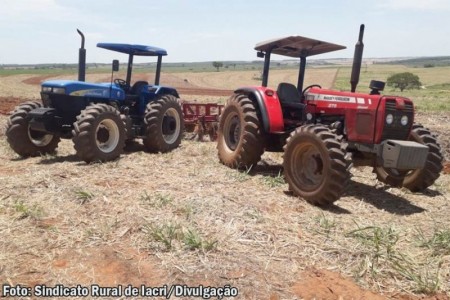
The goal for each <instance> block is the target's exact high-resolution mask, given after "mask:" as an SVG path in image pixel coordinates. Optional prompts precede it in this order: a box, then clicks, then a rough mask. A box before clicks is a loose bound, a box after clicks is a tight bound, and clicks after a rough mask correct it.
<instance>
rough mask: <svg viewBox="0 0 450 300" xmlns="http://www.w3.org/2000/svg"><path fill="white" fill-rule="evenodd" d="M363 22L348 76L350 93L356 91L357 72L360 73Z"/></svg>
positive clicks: (362, 48)
mask: <svg viewBox="0 0 450 300" xmlns="http://www.w3.org/2000/svg"><path fill="white" fill-rule="evenodd" d="M363 36H364V24H361V26H360V27H359V38H358V42H356V45H355V54H354V55H353V66H352V76H351V77H350V84H351V85H352V93H354V92H355V91H356V86H357V85H358V82H359V74H360V73H361V64H362V55H363V50H364V43H363Z"/></svg>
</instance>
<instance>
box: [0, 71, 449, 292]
mask: <svg viewBox="0 0 450 300" xmlns="http://www.w3.org/2000/svg"><path fill="white" fill-rule="evenodd" d="M236 73H239V72H236ZM249 74H250V73H249ZM213 75H214V76H213ZM190 76H192V77H190ZM222 76H223V75H222ZM240 76H242V78H238V80H239V81H244V79H245V78H247V77H248V76H247V75H245V76H247V77H245V76H244V75H242V74H236V76H235V77H240ZM286 76H287V77H281V75H280V78H282V79H283V80H284V79H289V78H290V77H289V76H290V75H289V74H288V75H286ZM320 76H323V75H320ZM64 77H65V76H60V77H58V78H64ZM106 77H107V76H106ZM106 77H105V75H104V74H100V75H91V77H90V78H88V79H89V80H92V81H105V78H106ZM244 77H245V78H244ZM274 77H276V76H274ZM47 79H49V78H48V77H36V76H18V77H17V78H16V79H14V78H8V82H9V85H12V84H13V83H14V82H15V83H16V84H17V86H18V87H19V89H18V90H22V92H23V94H20V93H18V92H17V89H16V92H14V93H8V92H6V93H5V90H3V91H0V160H1V161H2V163H1V164H0V181H1V182H2V185H1V186H0V234H1V235H2V236H3V237H4V238H3V239H2V240H0V282H8V283H10V284H13V285H15V284H26V285H30V286H33V285H36V284H48V285H55V284H57V283H62V284H65V285H76V284H82V285H89V284H92V283H97V284H100V285H103V286H115V285H117V284H123V285H127V284H132V285H134V286H139V285H141V284H146V285H152V286H161V285H163V284H174V283H182V284H188V285H190V286H196V285H199V284H203V285H204V286H206V285H213V286H223V285H225V284H231V285H232V286H236V287H238V288H239V291H240V296H241V297H238V299H270V300H277V299H403V300H412V299H429V300H432V299H434V300H444V299H449V297H448V295H447V294H445V291H448V290H449V289H450V271H449V270H450V256H449V255H446V256H445V255H444V256H442V257H441V261H440V266H441V271H440V276H441V277H440V278H441V282H440V284H441V289H440V290H439V291H438V293H437V294H434V295H428V296H426V295H422V294H420V293H413V289H414V287H416V285H415V283H414V282H412V281H411V280H408V279H405V278H404V277H402V276H401V275H400V274H398V273H394V271H393V270H392V269H387V266H385V265H383V264H382V263H389V261H388V260H386V261H385V260H384V259H386V258H385V256H386V253H384V252H383V253H381V252H380V253H379V255H380V256H379V260H380V264H379V265H375V266H373V265H372V267H375V268H378V269H376V270H375V272H378V273H374V274H370V267H368V265H365V264H366V263H376V260H373V261H372V260H370V259H371V256H370V255H369V254H370V252H369V253H366V251H368V250H367V249H366V248H364V247H363V246H364V245H363V244H360V242H359V240H358V239H352V238H350V237H348V236H343V235H344V233H348V232H351V231H352V230H355V229H358V228H360V227H365V226H374V227H379V228H386V227H387V226H392V228H394V230H395V231H396V232H399V238H400V241H399V244H398V245H396V246H395V248H394V249H393V250H397V248H399V249H401V250H403V249H405V251H407V252H405V253H406V254H407V255H408V256H411V257H413V258H415V259H416V261H417V262H418V263H422V262H423V260H425V258H424V257H426V256H424V255H425V254H427V253H428V252H427V251H429V250H428V249H423V248H420V247H419V248H418V247H417V246H416V242H415V240H414V239H415V237H416V235H415V229H417V228H421V229H423V230H424V232H425V233H426V234H430V233H431V232H432V231H433V230H434V229H435V228H436V226H439V228H441V229H445V228H449V227H450V223H449V222H450V221H449V220H448V215H449V213H450V206H449V202H448V201H449V199H450V190H449V188H448V185H449V184H450V177H449V176H450V175H445V174H442V175H441V177H440V179H439V180H438V182H437V184H436V185H435V186H433V187H432V188H431V189H430V190H428V191H426V192H425V193H424V194H418V193H410V192H408V191H406V190H403V189H393V188H387V187H384V186H382V185H381V184H380V183H379V182H377V181H376V179H374V177H373V175H372V174H371V172H370V169H368V168H355V169H354V171H353V181H352V184H351V186H350V187H349V191H348V193H346V195H344V196H343V197H342V199H340V200H339V201H337V202H336V207H334V208H332V209H330V210H323V209H320V208H317V207H313V206H311V205H309V204H307V203H306V202H304V201H302V200H301V199H297V198H295V197H292V196H291V195H289V193H288V191H287V185H286V184H285V183H284V182H282V181H281V182H280V181H279V179H280V177H279V174H280V172H281V167H280V163H281V161H282V158H281V156H280V155H278V154H265V155H264V157H263V162H262V163H261V164H259V165H258V166H257V168H256V170H255V171H254V172H249V174H246V173H245V172H237V171H235V170H230V169H228V168H225V167H224V166H222V165H220V164H219V163H218V162H217V154H216V149H215V145H214V144H212V143H197V142H191V141H183V143H182V146H181V147H180V148H179V149H176V150H175V151H173V152H171V153H168V154H149V153H145V152H143V151H142V145H140V144H139V143H136V144H134V145H132V146H131V148H130V149H127V152H126V153H125V154H124V155H122V157H121V159H120V160H118V161H117V162H110V163H105V164H93V165H85V164H84V163H82V162H80V161H79V160H78V158H77V157H76V156H75V153H74V150H73V147H72V144H71V142H70V141H63V142H61V145H60V147H59V148H58V154H57V156H43V157H36V158H30V159H25V160H23V159H20V158H18V157H17V155H15V154H14V153H13V152H12V151H11V150H10V149H9V148H8V145H7V143H6V140H5V136H4V129H3V128H4V125H5V124H6V119H7V116H4V115H3V116H2V115H1V114H6V113H8V112H9V111H11V110H12V109H13V107H14V106H15V105H17V103H20V102H23V101H25V100H27V99H30V98H31V99H33V98H35V99H36V98H38V93H39V84H40V82H41V81H42V80H47ZM149 79H150V80H149ZM165 79H166V81H167V82H169V81H171V82H172V84H170V85H173V86H176V87H178V90H179V92H180V94H181V95H191V96H193V97H192V98H200V99H202V97H204V98H205V99H208V101H211V100H214V99H219V100H218V101H223V99H226V97H227V96H229V94H228V92H230V91H231V89H232V83H231V81H232V80H236V78H233V79H230V78H228V79H227V78H226V77H220V74H215V73H214V74H208V76H204V77H203V78H202V75H201V74H196V73H194V74H185V75H183V76H178V75H177V76H175V75H171V74H170V75H168V76H167V77H166V78H165ZM139 80H149V81H151V78H149V77H145V76H143V77H142V78H140V79H139ZM221 80H222V81H223V82H225V83H224V85H223V87H225V88H229V89H230V90H217V89H216V87H218V86H220V85H219V82H220V81H221ZM245 80H247V82H248V83H251V82H252V80H251V79H248V78H247V79H245ZM1 82H4V81H3V78H0V88H2V87H4V86H5V84H3V85H2V83H1ZM322 84H323V85H324V83H322ZM168 85H169V84H168ZM8 91H11V89H9V90H8ZM27 95H34V96H33V97H29V96H27ZM197 96H199V97H197ZM417 119H418V120H419V121H420V122H421V123H423V124H424V125H425V126H427V127H429V128H430V129H431V130H432V132H433V133H436V134H437V135H438V136H439V142H440V143H441V146H442V150H443V153H444V155H445V157H446V159H447V160H450V138H449V135H448V132H449V130H450V127H449V124H450V116H448V114H419V115H418V117H417ZM447 168H448V169H450V167H448V165H447ZM448 169H447V170H448ZM161 224H162V225H177V226H180V228H181V229H180V231H182V232H184V233H186V232H187V231H188V230H192V231H195V232H198V233H199V235H200V237H201V238H202V239H203V240H204V241H208V240H217V247H216V248H215V249H214V250H212V251H206V250H204V249H197V250H190V249H188V248H186V246H185V245H184V244H183V243H184V240H182V239H178V238H176V237H174V240H173V245H172V248H171V249H170V250H167V249H166V248H165V247H164V244H163V243H162V242H161V241H158V240H157V239H155V238H154V235H152V230H154V228H155V227H157V226H160V225H161ZM399 251H400V250H399ZM429 259H430V261H427V263H429V265H424V269H418V270H420V271H423V272H426V271H430V274H431V273H433V272H432V271H433V270H434V267H435V266H436V265H437V264H433V263H434V259H435V257H433V256H430V257H429ZM413 265H414V264H413ZM414 266H415V265H414ZM420 266H422V265H420ZM427 266H428V267H427ZM363 267H365V269H364V268H363ZM361 268H363V269H361ZM428 268H430V269H428ZM363 271H365V272H363ZM433 274H434V273H433Z"/></svg>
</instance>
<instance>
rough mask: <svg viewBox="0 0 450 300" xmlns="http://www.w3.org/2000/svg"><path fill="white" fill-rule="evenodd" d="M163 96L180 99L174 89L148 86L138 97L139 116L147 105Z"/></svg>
mask: <svg viewBox="0 0 450 300" xmlns="http://www.w3.org/2000/svg"><path fill="white" fill-rule="evenodd" d="M164 95H173V96H175V97H176V98H180V96H179V94H178V92H177V90H176V89H174V88H171V87H167V86H160V85H149V86H148V87H147V89H143V92H142V93H141V96H140V104H139V114H140V115H144V113H145V109H146V107H147V104H148V103H149V102H151V101H154V100H156V99H159V98H160V97H162V96H164Z"/></svg>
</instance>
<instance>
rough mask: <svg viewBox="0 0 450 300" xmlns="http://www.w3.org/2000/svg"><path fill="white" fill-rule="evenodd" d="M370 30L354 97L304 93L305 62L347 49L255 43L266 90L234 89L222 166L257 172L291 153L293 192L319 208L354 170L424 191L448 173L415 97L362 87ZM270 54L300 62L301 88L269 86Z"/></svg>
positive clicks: (375, 85)
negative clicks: (266, 158)
mask: <svg viewBox="0 0 450 300" xmlns="http://www.w3.org/2000/svg"><path fill="white" fill-rule="evenodd" d="M363 34H364V25H361V28H360V33H359V40H358V42H357V44H356V46H355V56H354V59H353V68H352V75H351V80H350V82H351V91H350V92H348V91H336V90H329V89H323V88H321V86H319V85H310V86H307V87H305V88H303V81H304V76H305V68H306V57H308V56H312V55H317V54H322V53H326V52H331V51H336V50H341V49H344V48H345V47H344V46H340V45H336V44H331V43H327V42H323V41H319V40H315V39H310V38H305V37H301V36H290V37H285V38H279V39H273V40H270V41H266V42H262V43H259V44H257V45H256V47H255V50H257V51H258V52H257V54H258V57H261V58H264V70H263V76H262V77H263V78H262V86H257V87H242V88H239V89H237V90H235V91H234V94H233V95H232V96H231V97H230V99H229V100H228V102H227V104H226V106H225V108H224V109H223V112H222V115H221V118H220V123H219V132H218V145H217V147H218V153H219V159H220V161H221V162H222V163H223V164H224V165H226V166H229V167H231V168H250V167H251V166H252V165H255V164H257V163H258V161H259V160H260V159H261V155H262V154H263V153H264V151H275V152H284V156H283V169H284V177H285V179H286V181H287V182H288V184H289V189H290V190H291V191H292V192H293V193H294V194H295V195H297V196H299V197H302V198H304V199H306V200H307V201H308V202H310V203H312V204H315V205H328V204H331V203H333V202H334V201H336V200H337V199H339V198H340V197H341V195H342V194H343V193H344V191H345V190H346V187H347V184H348V183H349V180H350V168H351V166H352V165H353V164H354V165H366V166H372V167H373V168H374V172H375V173H376V174H377V178H378V180H380V181H382V182H384V183H386V184H388V185H390V186H395V187H406V188H408V189H410V190H411V191H421V190H424V189H426V188H427V187H429V186H430V185H432V184H433V183H434V182H435V181H436V179H437V178H438V177H439V175H440V171H441V170H442V154H441V149H440V146H439V144H438V143H437V141H436V137H435V136H434V135H432V134H431V133H430V131H429V130H428V129H426V128H424V127H423V126H422V125H419V124H416V123H414V106H413V103H412V101H411V100H410V99H408V98H404V97H399V96H387V95H381V94H380V91H382V90H383V89H384V82H380V81H375V80H372V81H371V83H370V89H371V91H370V93H369V94H365V93H358V92H355V91H356V86H357V84H358V81H359V74H360V69H361V62H362V52H363V48H364V44H363V42H362V38H363ZM271 54H278V55H284V56H288V57H295V58H300V68H299V75H298V84H297V86H294V85H293V84H291V83H284V82H283V83H280V84H279V85H278V88H277V89H276V90H274V89H271V88H268V87H267V82H268V77H269V66H270V56H271Z"/></svg>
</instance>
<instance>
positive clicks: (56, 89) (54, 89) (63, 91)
mask: <svg viewBox="0 0 450 300" xmlns="http://www.w3.org/2000/svg"><path fill="white" fill-rule="evenodd" d="M53 93H55V94H65V93H66V89H65V88H57V87H55V88H53Z"/></svg>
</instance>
